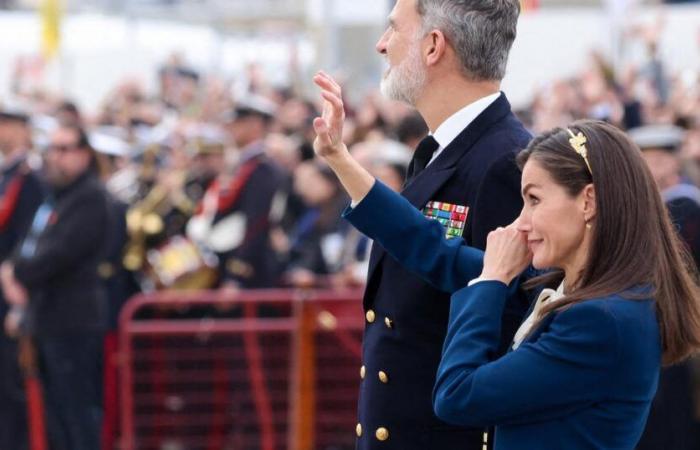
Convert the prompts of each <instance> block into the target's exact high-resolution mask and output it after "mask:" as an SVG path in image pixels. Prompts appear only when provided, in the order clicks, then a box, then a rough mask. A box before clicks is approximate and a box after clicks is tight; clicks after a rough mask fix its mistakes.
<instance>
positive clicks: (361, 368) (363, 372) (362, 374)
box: [360, 366, 367, 380]
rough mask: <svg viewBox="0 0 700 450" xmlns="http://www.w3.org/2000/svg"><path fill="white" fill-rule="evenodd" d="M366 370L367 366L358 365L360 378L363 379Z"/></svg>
mask: <svg viewBox="0 0 700 450" xmlns="http://www.w3.org/2000/svg"><path fill="white" fill-rule="evenodd" d="M366 372H367V368H366V367H365V366H362V367H360V378H362V379H363V380H364V379H365V373H366Z"/></svg>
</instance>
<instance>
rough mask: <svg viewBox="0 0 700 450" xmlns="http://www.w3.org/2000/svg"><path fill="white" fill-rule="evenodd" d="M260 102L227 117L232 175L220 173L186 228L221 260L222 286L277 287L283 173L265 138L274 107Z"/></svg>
mask: <svg viewBox="0 0 700 450" xmlns="http://www.w3.org/2000/svg"><path fill="white" fill-rule="evenodd" d="M268 103H269V102H267V101H263V100H262V99H257V98H250V99H247V100H244V101H240V102H239V103H238V105H237V107H236V108H235V110H233V111H230V112H228V113H227V114H225V115H224V117H223V123H224V125H225V126H226V127H228V133H229V135H230V136H231V140H232V141H233V142H234V143H235V144H236V147H237V150H236V152H237V162H236V165H235V168H234V169H233V171H232V172H231V173H227V171H226V170H225V169H226V168H225V167H222V173H221V174H220V175H219V177H218V178H217V179H216V180H215V181H214V182H212V183H211V185H210V186H209V188H208V189H207V192H206V193H205V194H204V198H203V199H202V202H201V206H200V208H198V211H197V214H196V215H195V217H193V218H192V219H190V222H189V223H188V226H187V233H188V236H189V237H190V238H191V239H192V240H194V241H195V242H197V243H198V244H200V245H202V246H203V247H205V248H207V249H208V250H211V251H213V252H214V253H215V254H216V256H217V257H218V259H219V284H220V285H223V286H226V285H228V286H236V287H241V288H246V289H250V288H263V287H270V286H273V285H275V284H276V283H277V279H278V277H279V270H278V264H277V261H276V258H275V255H274V253H273V251H272V247H271V244H270V230H271V223H270V216H271V209H272V203H273V199H274V198H275V194H276V193H277V192H278V191H279V190H280V189H282V187H283V184H284V181H285V180H284V174H283V172H282V169H281V168H280V167H279V166H277V164H275V163H274V162H273V161H272V160H271V159H270V158H269V157H268V156H267V155H266V154H265V143H264V138H265V137H266V133H267V130H266V127H267V126H268V124H269V121H270V120H271V118H272V116H273V114H274V106H273V105H268Z"/></svg>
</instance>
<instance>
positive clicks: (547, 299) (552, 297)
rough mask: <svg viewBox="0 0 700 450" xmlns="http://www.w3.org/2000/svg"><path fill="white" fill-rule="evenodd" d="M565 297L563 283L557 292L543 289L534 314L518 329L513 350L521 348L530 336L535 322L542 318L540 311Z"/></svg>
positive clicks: (533, 310)
mask: <svg viewBox="0 0 700 450" xmlns="http://www.w3.org/2000/svg"><path fill="white" fill-rule="evenodd" d="M563 296H564V282H563V281H562V283H561V284H560V285H559V287H558V288H557V290H556V291H555V290H554V289H542V292H540V295H539V297H537V301H536V302H535V307H534V308H533V309H532V313H530V315H529V316H528V317H527V319H525V321H524V322H523V323H522V325H520V328H518V331H517V332H516V333H515V337H514V338H513V350H516V349H517V348H518V347H520V344H521V343H522V342H523V340H524V339H525V337H526V336H527V335H528V334H530V331H532V326H533V325H534V324H535V320H536V319H538V318H539V317H540V311H542V308H543V307H544V306H545V305H546V304H548V303H551V302H556V301H557V300H559V299H560V298H562V297H563Z"/></svg>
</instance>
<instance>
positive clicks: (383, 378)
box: [360, 366, 389, 384]
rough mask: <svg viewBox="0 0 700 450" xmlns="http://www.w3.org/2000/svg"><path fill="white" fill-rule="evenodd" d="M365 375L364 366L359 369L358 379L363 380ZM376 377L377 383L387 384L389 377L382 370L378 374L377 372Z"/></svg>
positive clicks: (365, 368)
mask: <svg viewBox="0 0 700 450" xmlns="http://www.w3.org/2000/svg"><path fill="white" fill-rule="evenodd" d="M366 375H367V367H365V366H362V367H360V378H362V379H363V380H364V379H365V376H366ZM377 377H378V378H379V381H381V382H382V383H384V384H386V383H388V382H389V375H387V373H386V372H384V371H383V370H380V371H379V372H377Z"/></svg>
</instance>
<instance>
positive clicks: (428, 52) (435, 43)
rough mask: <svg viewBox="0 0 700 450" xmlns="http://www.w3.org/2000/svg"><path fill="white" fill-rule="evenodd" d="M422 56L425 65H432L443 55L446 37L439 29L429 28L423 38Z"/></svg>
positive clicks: (445, 48) (445, 47)
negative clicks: (428, 31)
mask: <svg viewBox="0 0 700 450" xmlns="http://www.w3.org/2000/svg"><path fill="white" fill-rule="evenodd" d="M424 42H425V43H426V44H425V47H424V57H425V65H426V66H434V65H435V64H437V63H438V62H439V61H440V60H441V59H442V58H443V57H444V56H445V51H446V50H447V39H446V38H445V34H444V33H443V32H442V31H440V30H431V31H430V33H428V34H427V35H426V36H425V38H424Z"/></svg>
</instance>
